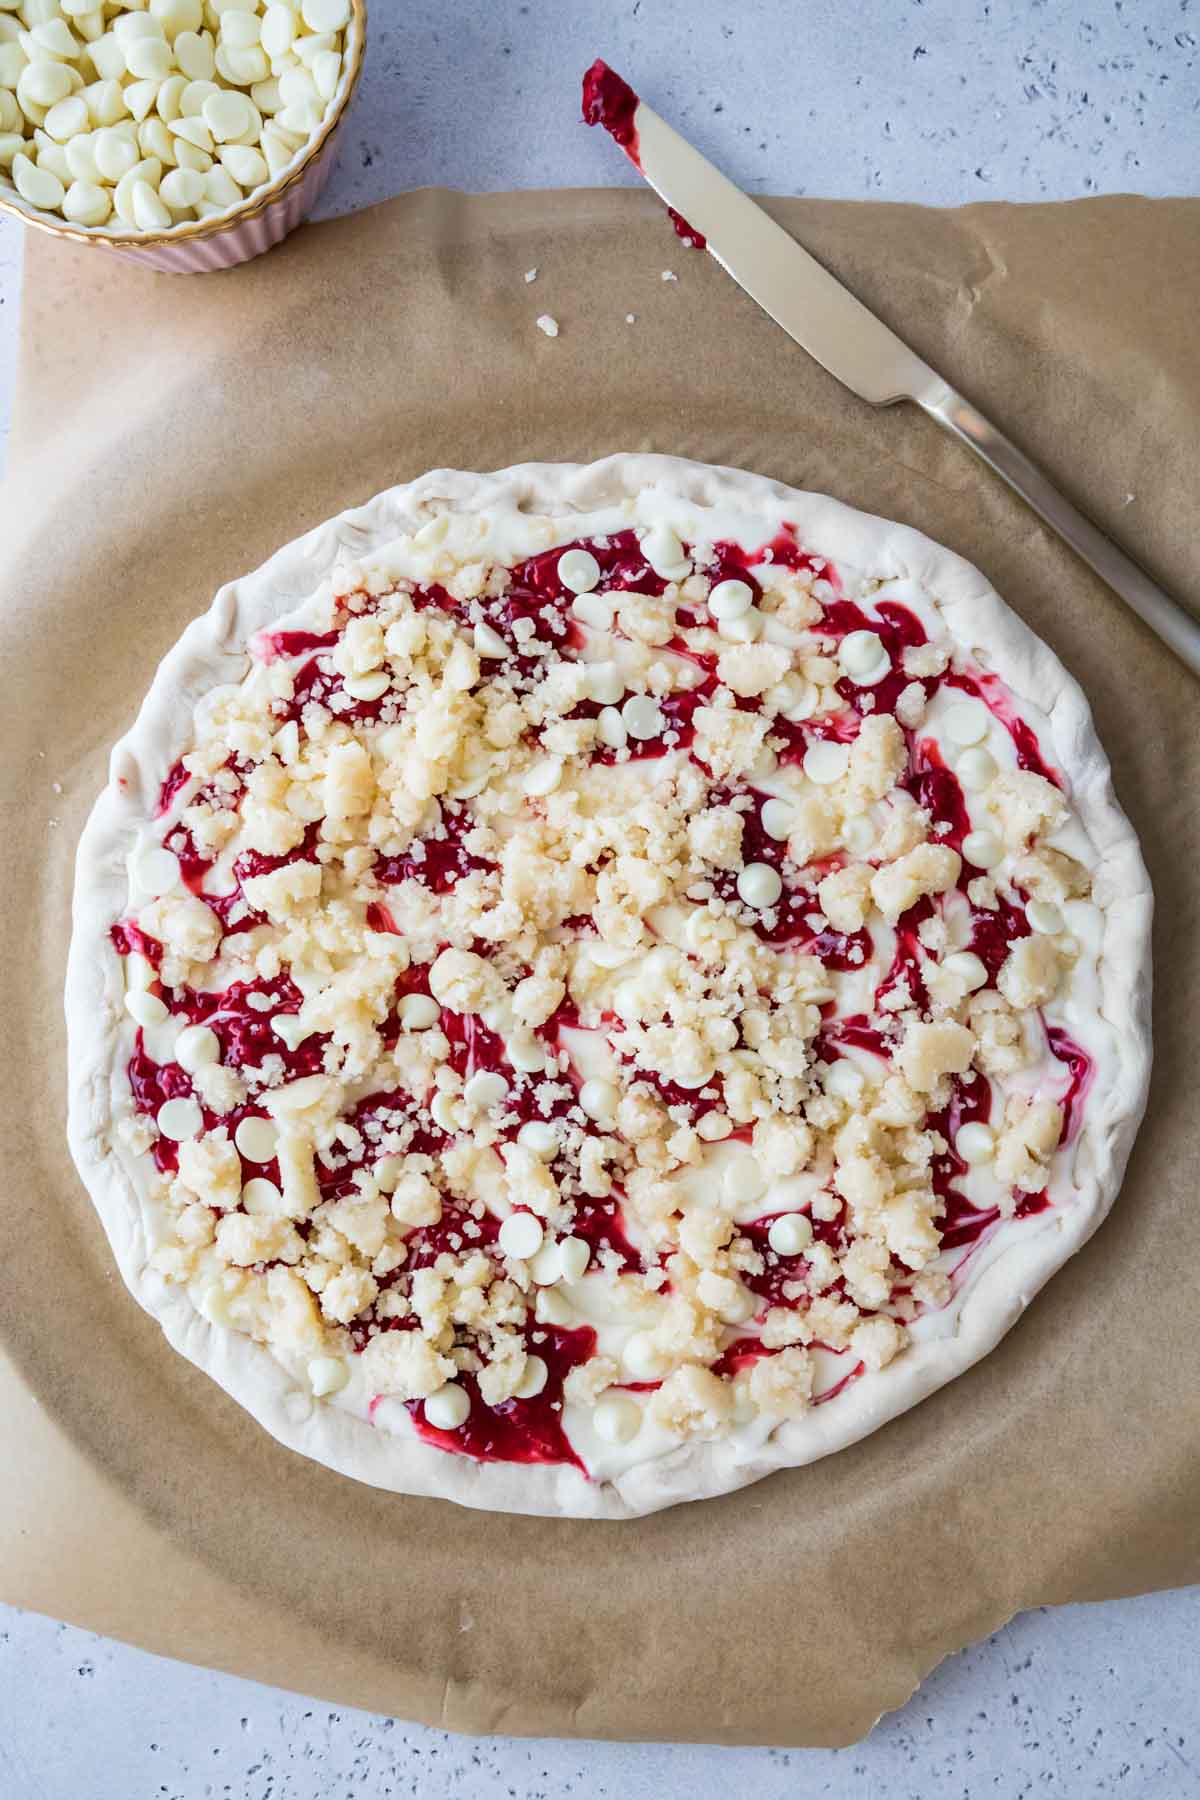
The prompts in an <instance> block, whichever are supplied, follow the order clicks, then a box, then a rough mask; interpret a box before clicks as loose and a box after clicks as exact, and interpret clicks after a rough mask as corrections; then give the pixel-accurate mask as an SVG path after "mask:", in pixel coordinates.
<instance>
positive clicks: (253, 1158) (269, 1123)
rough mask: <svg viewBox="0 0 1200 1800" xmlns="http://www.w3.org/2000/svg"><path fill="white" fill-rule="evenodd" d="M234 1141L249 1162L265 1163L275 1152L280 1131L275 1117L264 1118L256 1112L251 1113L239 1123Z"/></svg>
mask: <svg viewBox="0 0 1200 1800" xmlns="http://www.w3.org/2000/svg"><path fill="white" fill-rule="evenodd" d="M233 1141H234V1143H235V1144H236V1145H237V1148H238V1150H239V1152H240V1153H241V1155H242V1156H244V1157H245V1159H246V1161H247V1162H256V1163H265V1162H270V1160H271V1158H272V1157H273V1156H274V1154H275V1146H276V1144H277V1143H278V1141H279V1132H278V1130H277V1128H276V1126H275V1122H274V1120H273V1119H262V1118H259V1117H258V1115H257V1114H256V1113H250V1114H249V1115H248V1116H247V1117H246V1118H244V1119H242V1120H241V1122H240V1123H239V1125H238V1128H237V1130H236V1131H235V1132H234V1134H233Z"/></svg>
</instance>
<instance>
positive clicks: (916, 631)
mask: <svg viewBox="0 0 1200 1800" xmlns="http://www.w3.org/2000/svg"><path fill="white" fill-rule="evenodd" d="M817 630H818V631H819V632H820V633H821V634H822V636H825V637H830V636H832V637H835V638H838V639H839V640H840V639H841V638H844V637H848V636H849V635H850V633H851V632H852V631H873V632H874V633H875V636H876V637H877V638H878V639H879V640H880V642H881V643H882V645H883V647H884V649H885V650H886V651H887V653H888V655H889V656H890V657H891V660H892V666H891V668H890V669H889V671H888V673H887V674H886V675H885V676H884V678H883V680H882V681H877V682H876V683H875V684H874V686H872V687H860V686H859V685H858V684H857V683H856V682H854V681H851V679H850V677H849V676H848V675H844V676H843V677H842V679H841V680H840V681H839V682H838V683H837V684H836V685H837V691H838V693H839V694H840V695H841V696H842V698H843V700H845V701H846V703H847V705H848V706H852V707H854V708H855V710H856V711H858V712H878V713H894V712H895V710H896V702H897V701H898V700H899V698H900V696H901V694H902V693H903V692H904V690H905V688H906V687H909V686H910V685H911V683H912V679H913V678H912V676H911V675H906V674H905V672H904V662H903V656H904V652H905V650H908V649H915V648H916V646H917V645H918V644H923V643H925V642H926V635H925V627H924V626H923V625H922V624H921V621H920V620H919V619H918V618H917V615H916V614H915V613H914V612H912V611H910V609H909V608H908V607H907V606H902V605H901V604H900V603H899V601H896V600H881V601H880V602H879V604H878V605H877V606H876V608H875V614H874V616H871V617H868V615H867V614H866V613H865V612H863V610H862V608H861V607H858V606H855V604H854V602H853V601H852V600H834V601H832V602H830V603H829V604H828V605H827V606H826V608H825V617H824V618H823V619H822V620H821V621H820V622H819V624H818V625H817ZM920 685H921V686H923V687H925V691H926V693H928V692H929V687H928V684H926V683H924V682H922V683H921V684H920ZM868 696H869V698H868Z"/></svg>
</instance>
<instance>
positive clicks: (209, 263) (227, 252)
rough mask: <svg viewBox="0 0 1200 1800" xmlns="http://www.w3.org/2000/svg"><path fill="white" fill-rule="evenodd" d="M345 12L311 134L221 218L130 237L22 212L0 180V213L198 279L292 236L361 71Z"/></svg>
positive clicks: (324, 173) (360, 3)
mask: <svg viewBox="0 0 1200 1800" xmlns="http://www.w3.org/2000/svg"><path fill="white" fill-rule="evenodd" d="M351 6H352V15H351V19H350V24H349V26H348V27H347V33H346V50H345V61H344V65H343V68H342V78H341V80H340V81H339V83H338V86H337V91H336V93H335V94H334V96H333V99H332V100H331V101H330V103H329V107H328V109H327V111H326V115H325V118H324V119H323V120H322V122H321V125H320V128H319V130H318V131H317V132H316V133H315V134H314V136H313V137H312V138H310V139H309V141H308V143H307V144H305V145H303V146H302V148H301V149H299V150H297V152H296V154H295V156H294V157H293V158H292V160H291V162H290V163H288V165H287V167H286V168H283V169H281V170H280V172H279V174H278V175H276V176H275V178H274V179H273V180H272V181H269V182H264V183H263V185H262V187H259V188H255V190H254V192H253V193H251V194H247V195H246V197H245V199H244V200H239V201H238V202H237V204H236V205H235V206H230V207H228V208H227V209H226V211H225V212H223V213H217V214H214V216H213V217H212V218H211V219H192V220H189V221H187V222H186V223H184V224H182V225H172V226H171V227H170V229H169V230H167V231H130V230H129V229H128V227H126V226H125V225H123V224H121V223H120V222H118V223H117V224H116V225H115V226H114V225H112V224H107V225H72V224H71V223H70V222H69V221H68V220H66V219H63V218H61V217H60V216H59V215H58V213H50V212H42V211H40V210H39V209H38V208H37V207H36V206H30V204H29V202H28V201H27V200H23V199H22V197H21V195H20V194H18V193H17V192H16V190H15V189H14V188H13V187H12V185H11V184H10V183H9V182H8V181H7V180H5V181H3V182H0V211H3V212H7V213H11V214H12V215H13V216H14V218H18V219H20V220H21V221H22V223H23V224H25V225H32V226H33V227H34V228H35V229H36V230H38V231H46V232H49V233H50V235H51V236H52V237H57V238H64V239H66V240H67V241H68V242H70V243H73V244H83V245H84V246H85V247H86V248H87V249H89V250H107V251H110V252H111V253H112V254H113V255H114V256H119V257H121V258H122V259H123V260H125V261H127V262H136V263H140V265H141V266H142V267H143V268H145V269H158V270H160V271H161V272H163V273H165V274H168V275H203V274H207V273H208V272H209V271H211V270H214V269H232V268H234V267H235V266H236V264H238V263H243V262H249V261H250V260H251V258H252V257H255V256H261V255H262V254H263V252H264V250H270V249H271V248H272V247H273V246H274V245H275V244H278V243H281V242H282V241H283V239H284V238H285V237H287V235H288V233H289V232H292V231H295V229H296V227H297V225H299V224H300V223H301V221H302V220H304V219H305V218H306V217H307V216H308V214H309V212H310V211H311V210H312V208H313V206H314V205H315V203H316V199H317V196H318V194H319V193H320V192H321V189H322V188H323V187H324V185H325V183H326V181H327V180H328V179H329V173H330V170H331V169H332V167H333V157H334V140H335V138H336V136H337V131H338V127H339V125H340V124H341V122H342V119H343V117H344V116H345V112H346V108H347V106H348V105H349V103H350V96H351V95H352V94H353V92H354V89H355V87H356V85H357V83H358V78H359V75H360V74H361V72H362V63H363V52H364V50H365V48H366V39H367V4H366V0H351Z"/></svg>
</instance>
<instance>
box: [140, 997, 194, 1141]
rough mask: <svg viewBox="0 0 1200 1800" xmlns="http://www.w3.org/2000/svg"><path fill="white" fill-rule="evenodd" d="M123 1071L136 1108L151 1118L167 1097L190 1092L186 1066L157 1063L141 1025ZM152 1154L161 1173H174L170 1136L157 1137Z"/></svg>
mask: <svg viewBox="0 0 1200 1800" xmlns="http://www.w3.org/2000/svg"><path fill="white" fill-rule="evenodd" d="M126 1073H127V1075H128V1076H129V1086H130V1088H131V1090H132V1092H133V1104H134V1107H135V1109H136V1110H137V1111H138V1112H140V1113H149V1114H150V1116H151V1117H153V1116H154V1115H155V1114H156V1113H157V1112H158V1109H159V1107H160V1106H163V1105H164V1104H165V1103H166V1102H167V1101H168V1100H185V1099H187V1098H188V1096H189V1095H190V1094H191V1092H192V1078H191V1076H190V1075H189V1074H188V1072H187V1070H186V1069H184V1068H181V1067H180V1065H179V1064H178V1063H176V1062H170V1063H156V1062H155V1061H154V1060H153V1058H152V1057H150V1056H149V1055H148V1054H147V1052H146V1045H145V1040H144V1037H143V1034H142V1031H141V1028H140V1026H139V1028H138V1032H137V1036H136V1037H135V1038H134V1043H133V1055H132V1056H131V1057H130V1059H129V1062H128V1064H127V1065H126ZM152 1154H153V1157H154V1163H155V1167H156V1168H157V1169H158V1170H159V1172H160V1173H161V1174H163V1175H173V1174H174V1173H175V1170H176V1169H177V1168H178V1167H179V1145H178V1144H177V1143H176V1142H175V1140H174V1139H173V1138H168V1137H162V1136H161V1135H160V1136H159V1137H158V1138H156V1139H155V1143H154V1149H153V1152H152Z"/></svg>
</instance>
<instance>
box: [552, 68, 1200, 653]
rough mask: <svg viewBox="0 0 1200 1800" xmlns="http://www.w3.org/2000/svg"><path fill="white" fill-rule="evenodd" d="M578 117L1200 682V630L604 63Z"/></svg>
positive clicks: (810, 337)
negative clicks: (904, 406) (1029, 518)
mask: <svg viewBox="0 0 1200 1800" xmlns="http://www.w3.org/2000/svg"><path fill="white" fill-rule="evenodd" d="M583 116H584V118H585V120H586V121H587V123H588V124H589V125H603V126H604V127H605V129H606V130H607V131H608V132H609V134H610V135H611V136H612V137H613V138H614V139H615V141H616V142H617V143H618V144H619V145H620V147H621V148H622V149H623V150H624V152H625V154H626V155H627V156H628V157H629V159H630V161H631V162H632V163H633V165H634V167H635V168H636V169H637V170H638V171H639V172H640V173H641V174H642V175H643V176H644V177H645V178H646V180H647V181H648V182H649V184H650V186H651V187H652V188H653V189H654V190H655V192H656V193H658V194H659V195H660V196H661V198H662V199H663V200H664V201H665V202H666V203H667V206H668V208H669V209H670V211H671V215H672V218H673V219H674V221H675V227H676V230H677V231H678V232H679V233H680V235H681V236H682V237H690V238H691V239H692V241H693V242H694V243H696V244H697V245H698V246H700V247H702V248H707V249H708V250H709V251H710V252H711V253H712V255H713V256H714V257H715V258H716V259H717V261H718V262H719V263H720V264H721V267H722V268H723V269H725V270H726V271H727V273H728V274H730V275H732V276H733V279H734V280H735V281H736V282H737V283H738V285H739V286H740V287H742V288H744V289H745V291H746V292H747V293H748V294H749V295H750V297H751V298H752V299H753V300H757V302H758V304H759V305H760V306H761V307H762V308H763V310H764V311H765V312H767V313H769V314H770V315H771V317H772V318H773V319H774V320H775V322H776V324H777V325H782V327H783V329H784V330H785V331H786V332H787V333H788V335H789V337H791V338H793V339H794V340H795V341H796V343H798V344H799V345H800V346H801V348H802V349H804V350H807V351H808V354H809V355H810V356H812V357H814V358H815V359H816V361H817V362H819V363H820V364H821V366H822V367H823V368H825V369H828V370H829V373H830V374H831V375H835V376H836V377H837V379H838V380H839V381H841V382H843V383H844V384H845V386H846V387H848V388H850V389H851V390H852V391H853V392H854V393H856V394H858V395H859V396H860V398H862V399H863V400H867V401H869V402H870V403H871V405H872V406H891V405H892V404H893V403H894V402H896V401H898V400H913V401H915V402H916V404H917V405H918V406H919V407H920V408H921V409H922V411H923V412H926V413H928V415H929V417H930V418H931V419H935V420H936V421H937V423H938V424H939V425H940V426H942V427H943V429H944V430H946V431H948V432H950V434H951V435H952V436H953V437H956V438H958V439H960V440H961V442H962V443H964V444H967V445H968V446H969V447H970V448H971V449H972V450H974V452H975V453H976V455H977V456H980V457H982V458H983V460H984V462H985V463H987V464H988V466H989V467H990V468H992V469H994V470H995V472H996V474H997V475H999V476H1001V477H1002V478H1003V480H1005V481H1006V482H1007V483H1008V485H1009V486H1010V487H1011V488H1012V489H1014V491H1015V492H1016V493H1018V494H1019V495H1020V496H1021V498H1022V499H1023V500H1024V501H1026V502H1027V503H1028V505H1030V506H1031V507H1032V508H1033V510H1034V512H1035V513H1037V515H1038V517H1039V518H1041V519H1043V520H1044V521H1045V522H1046V524H1047V525H1049V526H1050V527H1051V529H1052V530H1054V531H1056V532H1057V533H1058V535H1059V536H1060V537H1061V538H1062V539H1063V540H1064V541H1065V542H1066V543H1067V544H1069V545H1070V547H1071V549H1072V550H1074V551H1075V553H1076V555H1078V556H1080V557H1082V559H1083V561H1084V562H1085V563H1087V564H1088V566H1089V568H1092V569H1094V570H1095V572H1096V574H1097V575H1099V576H1100V578H1101V580H1102V581H1105V582H1107V584H1108V586H1109V587H1110V588H1111V589H1112V590H1113V592H1114V593H1115V594H1117V595H1118V596H1119V597H1120V598H1121V599H1122V600H1124V602H1125V604H1126V605H1127V606H1129V607H1131V608H1132V610H1133V611H1134V612H1135V613H1136V614H1137V615H1138V617H1139V618H1140V619H1141V620H1143V622H1144V623H1145V624H1147V625H1148V626H1149V627H1150V629H1151V631H1154V632H1157V634H1158V636H1159V637H1160V638H1161V639H1162V641H1163V643H1164V644H1166V645H1167V646H1168V648H1170V649H1171V650H1173V651H1174V652H1175V654H1176V656H1178V657H1179V659H1180V660H1181V662H1183V663H1185V664H1186V666H1187V667H1188V668H1189V669H1190V670H1191V672H1192V674H1193V675H1198V676H1200V620H1198V619H1196V618H1195V617H1194V616H1193V615H1192V614H1191V613H1190V612H1188V611H1187V610H1186V608H1184V607H1183V606H1182V605H1181V604H1180V603H1179V601H1178V600H1175V599H1174V598H1173V597H1172V596H1171V595H1170V594H1168V593H1167V592H1166V591H1165V589H1163V588H1161V587H1159V585H1158V583H1157V582H1155V581H1153V580H1152V579H1151V578H1150V576H1149V575H1147V574H1146V571H1145V570H1144V569H1142V568H1140V567H1139V566H1138V564H1137V563H1135V562H1134V561H1133V559H1132V558H1131V557H1129V556H1127V555H1126V554H1125V552H1124V551H1123V550H1121V549H1120V548H1119V547H1118V546H1117V545H1116V544H1115V543H1114V542H1113V541H1112V539H1111V538H1109V537H1106V536H1105V534H1104V533H1103V532H1102V531H1101V530H1100V529H1099V527H1098V526H1096V525H1094V524H1093V523H1092V521H1091V520H1090V519H1089V518H1087V517H1085V515H1084V514H1083V513H1081V512H1080V511H1079V509H1078V508H1077V507H1075V506H1073V505H1072V503H1071V502H1070V501H1069V500H1068V499H1067V498H1066V496H1065V495H1063V494H1061V493H1060V492H1059V491H1058V489H1057V488H1056V487H1055V486H1054V485H1053V483H1052V482H1051V481H1049V480H1048V479H1047V477H1046V476H1045V475H1044V474H1043V473H1042V471H1041V470H1040V469H1039V468H1038V467H1037V465H1036V463H1033V462H1031V461H1030V459H1029V458H1028V457H1027V456H1026V455H1025V453H1024V451H1022V450H1021V449H1019V448H1018V446H1017V445H1016V444H1014V443H1013V442H1012V441H1011V440H1010V439H1009V438H1007V437H1005V436H1004V433H1003V432H1001V431H999V430H998V429H997V428H996V426H995V425H993V424H992V423H991V421H990V420H988V419H986V418H985V417H984V416H983V414H982V413H981V412H980V411H979V410H978V408H977V407H974V406H972V404H971V402H970V401H969V400H967V399H966V398H965V397H964V396H963V395H962V394H960V393H958V392H957V391H956V390H955V389H954V388H952V387H951V386H950V384H949V383H948V382H947V381H944V380H943V379H942V377H941V376H940V375H939V374H938V373H937V371H936V370H935V369H931V368H930V366H929V364H928V363H927V362H924V361H923V360H922V359H921V357H919V356H918V355H917V354H916V352H915V351H913V350H910V349H909V347H908V345H907V344H905V343H904V342H903V341H902V340H901V339H900V338H899V337H897V336H896V333H895V332H894V331H892V330H890V329H889V327H888V326H886V325H885V324H884V323H883V321H882V320H881V319H877V318H876V317H875V314H874V313H873V312H871V311H869V309H868V308H867V307H865V306H864V305H863V304H862V302H861V300H857V299H855V297H854V295H853V294H852V293H851V292H850V290H849V289H848V288H845V287H843V286H842V284H841V282H840V281H838V280H837V279H836V277H835V276H833V275H831V274H830V273H829V271H828V269H826V268H824V267H823V266H822V265H821V264H820V263H819V262H818V261H817V260H816V258H815V257H813V256H810V255H809V253H808V251H807V250H805V249H803V248H802V247H801V245H800V244H798V243H797V242H796V240H795V238H792V237H789V236H788V234H787V232H786V231H784V230H783V228H782V226H780V225H777V224H776V223H775V221H774V219H772V218H770V217H769V216H768V215H767V214H766V213H765V212H764V211H763V210H762V208H761V207H759V206H756V205H755V203H754V201H753V200H751V199H750V198H749V197H748V196H747V195H746V194H743V193H742V191H741V189H740V188H737V187H735V186H734V184H733V183H732V182H731V181H729V180H728V179H727V178H726V177H725V176H724V175H722V174H721V172H720V170H719V169H715V168H714V167H713V165H712V164H711V163H710V162H708V161H707V160H706V158H705V157H703V156H701V155H700V153H699V151H698V150H694V149H693V148H692V146H691V145H690V144H689V143H688V142H687V140H686V139H685V138H682V137H680V135H679V133H678V132H677V131H673V130H672V129H671V127H670V126H669V125H668V124H667V123H666V121H665V120H664V119H661V118H660V117H659V115H658V114H657V113H656V112H654V111H653V109H652V108H651V107H649V106H647V105H646V103H645V101H644V100H641V99H639V97H638V96H637V94H635V93H634V91H633V89H632V88H631V87H630V86H629V84H628V82H626V81H624V80H622V78H621V76H619V75H618V74H616V72H615V71H614V70H613V69H610V68H609V67H608V65H607V63H604V62H596V63H594V64H593V65H592V67H591V68H590V69H589V70H588V72H587V74H586V75H585V76H584V81H583Z"/></svg>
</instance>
